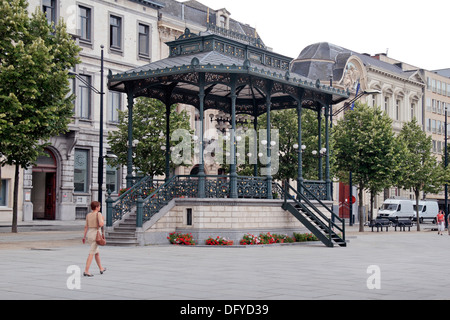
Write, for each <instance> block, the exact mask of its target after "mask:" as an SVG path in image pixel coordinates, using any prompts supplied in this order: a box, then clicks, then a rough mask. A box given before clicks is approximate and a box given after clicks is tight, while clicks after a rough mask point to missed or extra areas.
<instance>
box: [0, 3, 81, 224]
mask: <svg viewBox="0 0 450 320" xmlns="http://www.w3.org/2000/svg"><path fill="white" fill-rule="evenodd" d="M0 19H1V21H2V23H1V24H0V150H1V152H0V166H4V165H14V166H15V167H16V172H15V183H14V205H13V223H12V232H17V196H18V183H19V179H18V178H19V168H20V167H24V168H27V167H29V166H31V165H32V164H33V163H34V162H35V161H36V159H37V157H38V156H39V155H40V154H41V153H42V151H43V149H44V147H45V146H46V145H47V144H46V143H45V142H46V141H47V140H48V139H49V138H50V137H52V136H55V135H59V134H61V133H63V132H65V131H67V125H68V124H69V122H70V120H71V116H72V110H73V104H72V101H73V95H69V93H70V87H69V81H68V79H69V75H68V70H70V69H72V68H73V67H74V66H75V65H76V64H77V63H79V58H78V53H79V51H80V48H79V47H78V46H77V45H76V44H75V42H74V41H73V40H72V38H71V36H70V35H69V34H68V33H67V31H66V27H65V24H64V22H63V21H62V20H61V21H60V22H59V23H58V24H57V25H54V24H52V25H49V24H48V21H47V19H46V17H45V15H44V13H43V12H42V11H41V10H40V9H37V10H36V11H35V13H34V14H32V15H31V17H30V16H29V15H28V12H27V2H26V1H25V0H12V1H6V0H0Z"/></svg>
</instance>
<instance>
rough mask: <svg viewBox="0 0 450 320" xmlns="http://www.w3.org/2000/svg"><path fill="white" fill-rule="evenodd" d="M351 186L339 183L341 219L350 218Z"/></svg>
mask: <svg viewBox="0 0 450 320" xmlns="http://www.w3.org/2000/svg"><path fill="white" fill-rule="evenodd" d="M349 197H350V186H348V185H345V184H343V183H342V182H339V217H340V218H345V219H349V218H350V205H349V203H348V202H349V201H348V200H349Z"/></svg>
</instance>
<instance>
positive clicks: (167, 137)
mask: <svg viewBox="0 0 450 320" xmlns="http://www.w3.org/2000/svg"><path fill="white" fill-rule="evenodd" d="M169 178H170V105H169V104H168V103H166V179H165V180H166V182H167V181H168V180H169Z"/></svg>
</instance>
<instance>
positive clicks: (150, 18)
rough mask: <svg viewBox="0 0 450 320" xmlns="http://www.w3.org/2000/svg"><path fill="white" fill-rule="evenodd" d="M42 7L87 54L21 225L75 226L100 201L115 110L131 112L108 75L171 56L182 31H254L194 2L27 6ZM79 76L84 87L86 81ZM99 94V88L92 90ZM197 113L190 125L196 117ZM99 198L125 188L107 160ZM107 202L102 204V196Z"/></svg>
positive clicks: (5, 179) (28, 192)
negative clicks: (64, 127) (69, 115)
mask: <svg viewBox="0 0 450 320" xmlns="http://www.w3.org/2000/svg"><path fill="white" fill-rule="evenodd" d="M36 8H40V9H42V10H43V11H44V12H45V13H46V14H47V18H48V20H49V22H52V21H53V22H55V21H58V20H59V19H60V18H62V19H64V21H65V22H66V24H67V29H68V32H69V33H70V34H72V35H73V37H74V38H75V39H76V41H77V43H78V44H79V46H80V47H81V48H82V51H81V53H80V57H81V61H82V62H81V63H80V64H79V65H78V66H77V69H76V70H73V72H75V73H76V74H78V77H77V78H76V79H74V80H73V81H72V83H71V86H72V90H73V92H74V93H75V95H76V100H75V101H74V116H73V119H72V122H71V124H70V125H69V131H68V132H67V133H65V134H62V135H60V136H58V137H53V138H52V139H51V140H50V143H51V146H50V147H48V148H47V149H46V150H45V152H46V153H47V155H48V157H40V158H39V159H38V161H37V165H36V166H35V167H33V168H29V169H27V170H23V171H22V172H21V179H23V184H22V182H21V186H22V185H23V188H21V190H20V191H19V194H20V197H19V217H18V220H19V221H31V220H34V219H48V220H55V219H56V220H75V219H82V218H84V216H85V214H86V213H87V212H88V210H89V204H90V202H91V201H93V200H97V198H98V192H99V190H98V166H99V157H100V156H101V155H103V156H105V155H107V152H108V145H107V141H106V137H107V132H109V131H111V130H115V129H116V125H117V122H118V111H117V110H124V109H125V108H126V103H125V102H126V101H125V99H126V98H125V97H124V96H123V95H122V94H120V93H117V92H109V91H108V90H107V89H106V81H107V80H106V77H107V74H108V71H109V70H111V72H112V73H118V72H123V71H126V70H129V69H131V68H135V67H138V66H142V65H146V64H148V63H151V62H153V61H157V60H160V59H162V58H165V57H167V56H168V53H169V52H168V47H167V45H166V44H165V42H167V41H172V40H175V39H176V38H178V37H179V36H180V35H181V34H183V33H184V30H185V29H186V28H189V29H190V30H192V31H193V32H199V31H204V30H206V28H207V26H208V25H209V24H211V25H217V26H220V27H223V28H224V29H226V30H230V31H233V32H237V33H242V34H248V35H254V34H255V33H256V31H255V29H254V28H251V27H249V26H248V25H245V24H242V23H240V22H238V21H235V20H233V19H232V18H231V14H230V12H228V11H227V10H226V9H219V10H213V9H211V8H208V7H206V6H204V5H202V4H201V3H199V2H197V1H186V2H184V3H181V2H178V1H175V0H157V1H152V0H106V1H104V0H89V1H87V0H86V1H83V0H81V1H75V0H64V1H62V0H29V12H34V10H35V9H36ZM101 46H103V54H104V77H103V81H104V83H105V86H104V88H103V92H104V93H105V94H104V95H103V96H104V99H103V113H104V115H103V120H104V121H103V127H104V150H103V154H101V153H100V152H99V132H100V94H97V93H96V92H95V89H96V90H97V91H98V92H101V91H102V88H101V73H100V65H101V51H102V49H101ZM79 78H81V79H82V80H83V81H81V80H80V79H79ZM93 89H94V90H93ZM180 108H186V109H188V110H189V112H191V113H192V115H191V119H193V120H192V121H193V125H194V120H195V114H194V110H193V109H189V108H188V107H185V106H180ZM104 168H105V170H104V172H103V174H104V179H103V181H105V182H106V183H104V184H103V190H102V192H103V193H105V192H106V190H112V192H113V195H114V194H117V192H118V190H119V189H120V188H122V187H124V186H125V174H126V169H125V168H112V167H110V166H108V165H107V163H106V161H105V162H104ZM13 172H14V171H13V170H12V169H11V168H8V167H6V168H3V170H2V180H1V183H2V188H1V190H2V191H1V192H2V193H1V195H0V221H5V222H10V221H11V217H12V203H13V200H12V194H13V193H12V190H13V189H12V188H13V181H14V174H13ZM103 199H104V198H103Z"/></svg>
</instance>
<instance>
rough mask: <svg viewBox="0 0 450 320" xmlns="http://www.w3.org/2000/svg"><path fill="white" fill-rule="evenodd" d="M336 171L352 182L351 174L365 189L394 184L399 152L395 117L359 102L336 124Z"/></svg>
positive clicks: (339, 175)
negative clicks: (394, 131)
mask: <svg viewBox="0 0 450 320" xmlns="http://www.w3.org/2000/svg"><path fill="white" fill-rule="evenodd" d="M332 137H333V145H334V150H333V154H334V157H335V166H334V170H333V172H334V174H335V175H336V176H337V177H338V178H339V179H340V180H341V181H343V182H345V183H348V176H349V175H348V173H349V172H350V171H352V173H353V179H354V180H355V181H357V182H358V183H359V187H360V188H363V189H366V188H368V189H370V188H374V189H377V190H382V189H383V188H386V187H389V186H391V185H392V183H393V173H394V172H396V170H397V169H396V167H397V161H398V155H397V153H396V150H397V146H396V140H395V138H394V133H393V131H392V120H391V119H390V118H389V117H388V116H387V115H384V114H383V113H382V112H381V111H380V110H379V109H378V108H371V107H369V106H368V105H366V104H359V103H357V104H356V107H355V108H354V110H353V111H351V112H348V113H346V114H345V117H344V118H343V119H341V120H339V121H338V123H337V125H336V126H334V127H333V134H332Z"/></svg>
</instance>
